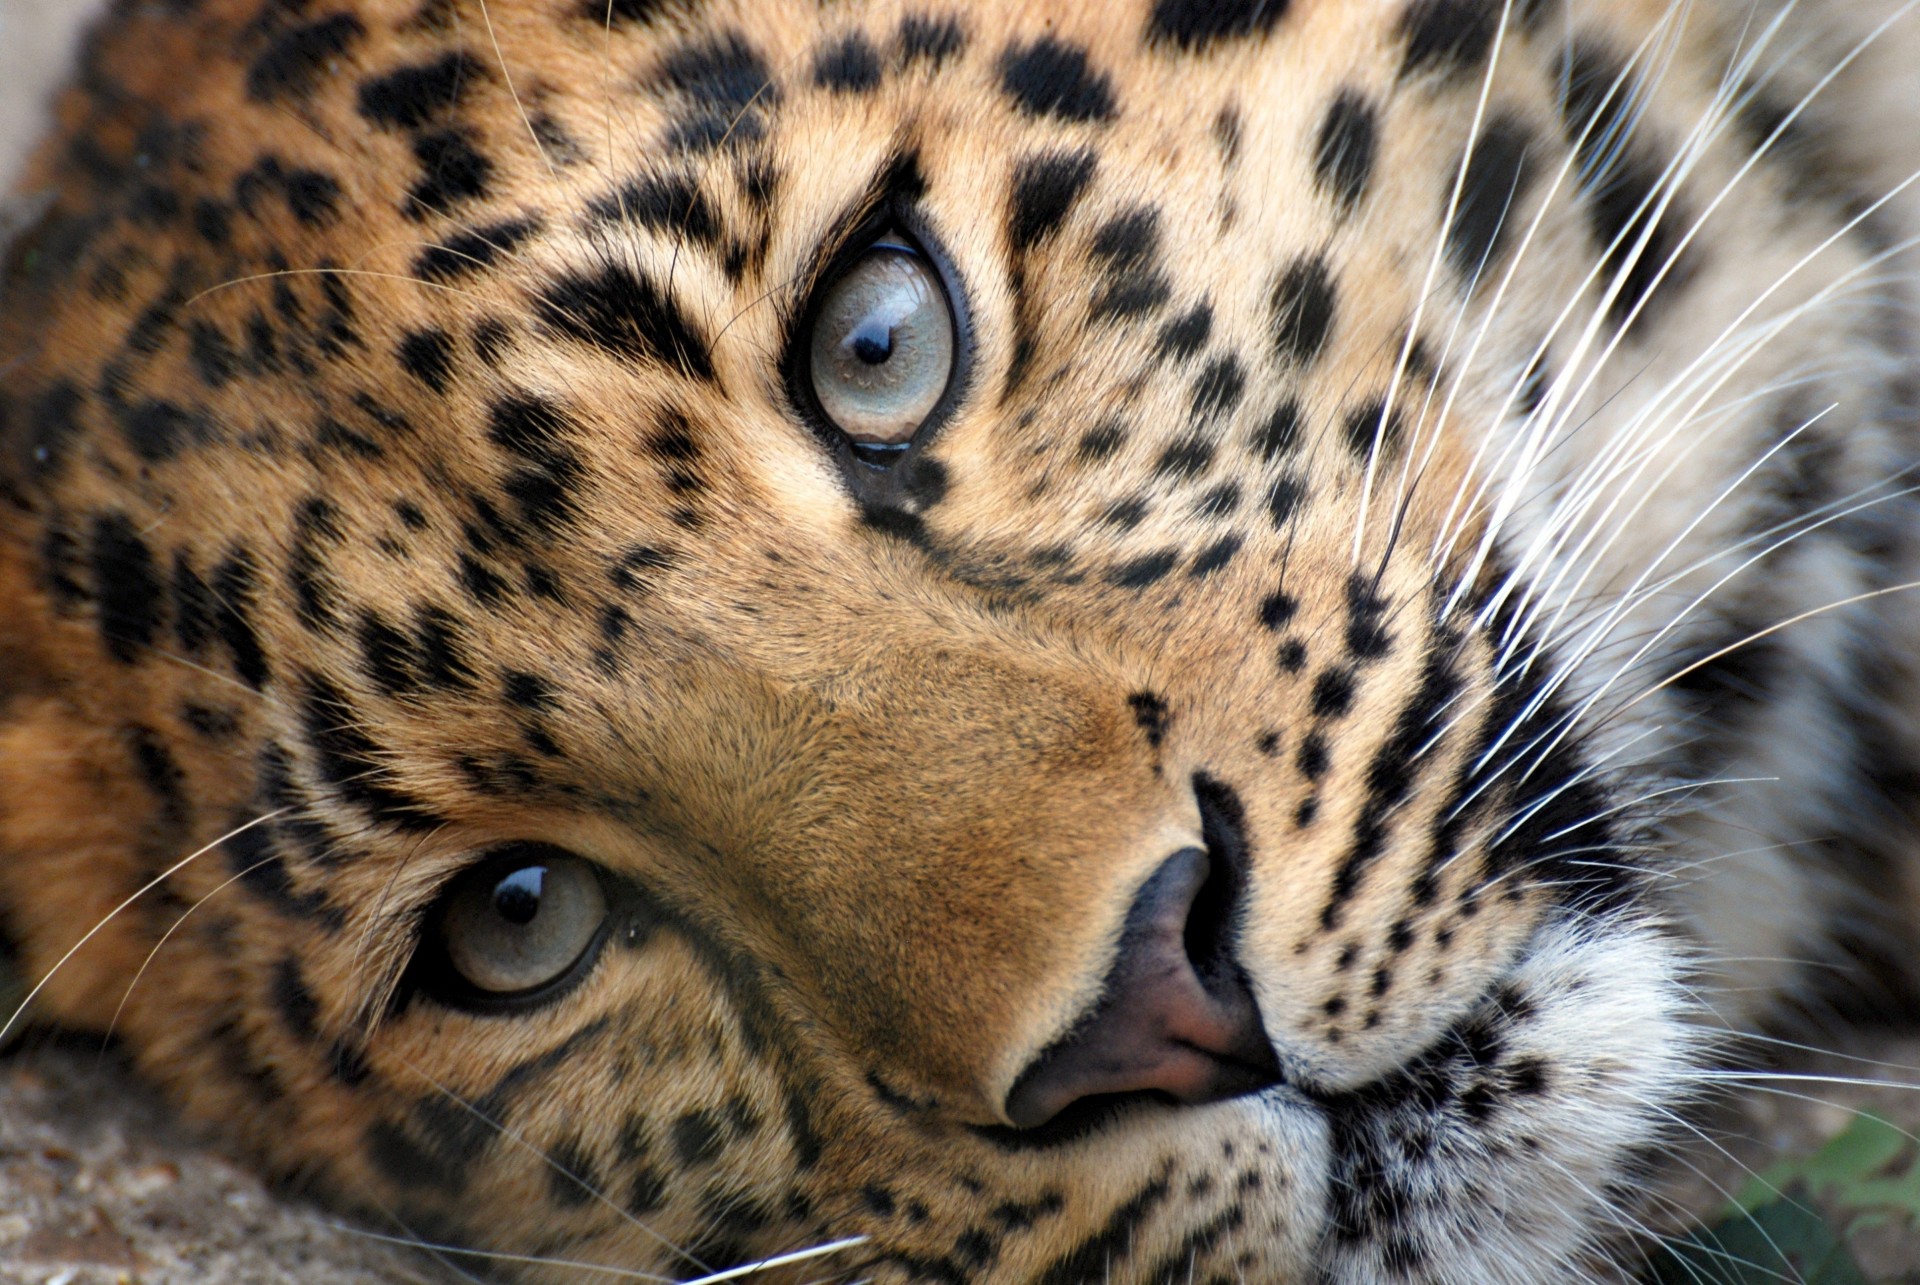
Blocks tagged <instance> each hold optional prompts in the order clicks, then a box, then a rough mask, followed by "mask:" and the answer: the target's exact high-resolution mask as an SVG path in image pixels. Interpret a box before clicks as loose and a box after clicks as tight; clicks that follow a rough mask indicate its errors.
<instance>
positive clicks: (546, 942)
mask: <svg viewBox="0 0 1920 1285" xmlns="http://www.w3.org/2000/svg"><path fill="white" fill-rule="evenodd" d="M437 919H438V922H437V924H436V931H437V933H438V936H439V944H440V948H441V950H442V951H443V952H444V956H445V961H446V964H447V965H448V966H449V967H450V969H451V971H452V972H453V973H454V974H455V975H456V976H457V977H458V979H459V980H460V981H461V982H462V983H464V984H465V985H466V986H468V987H471V988H472V990H473V992H475V993H476V995H478V996H480V997H483V998H494V999H500V998H510V997H518V996H526V995H529V994H530V993H532V992H537V991H541V990H543V989H544V988H547V987H550V986H552V985H554V984H555V983H557V982H560V981H562V980H564V979H566V978H568V977H570V976H571V975H573V974H574V973H575V971H576V970H577V969H578V967H579V966H580V965H581V964H582V963H584V962H585V961H586V960H587V959H588V957H589V956H590V955H591V954H592V952H593V950H594V948H595V947H596V946H597V945H598V944H599V942H600V941H601V939H602V937H603V936H604V933H603V929H604V928H605V926H606V922H607V897H606V892H605V890H604V889H603V887H602V886H601V882H600V877H599V876H598V875H597V874H596V873H594V868H593V867H592V866H590V865H589V864H587V863H586V862H585V861H582V860H581V859H580V858H578V857H576V856H573V855H572V854H571V853H568V852H565V851H562V850H561V849H559V848H554V847H549V846H547V845H544V844H534V843H524V844H514V845H512V846H511V847H508V848H503V849H501V850H499V851H496V852H495V853H493V854H492V855H491V856H489V857H488V858H487V859H486V860H485V861H483V862H481V863H480V864H479V865H477V866H475V867H473V868H472V869H470V870H468V871H467V872H466V873H464V874H462V875H460V876H458V877H457V878H456V879H455V880H454V881H453V883H452V885H451V886H450V887H449V888H448V889H447V892H446V894H445V896H444V897H443V899H442V901H441V903H440V908H439V911H438V915H437Z"/></svg>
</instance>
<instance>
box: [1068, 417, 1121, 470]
mask: <svg viewBox="0 0 1920 1285" xmlns="http://www.w3.org/2000/svg"><path fill="white" fill-rule="evenodd" d="M1126 440H1127V430H1126V427H1125V426H1124V425H1122V424H1121V423H1120V422H1119V421H1118V420H1111V419H1110V420H1107V421H1106V422H1105V423H1103V424H1101V425H1099V426H1098V427H1096V428H1092V429H1089V430H1088V431H1087V432H1086V433H1085V434H1084V435H1082V437H1081V438H1080V441H1079V443H1078V444H1077V445H1076V446H1075V448H1074V450H1075V453H1076V454H1077V455H1078V456H1079V457H1080V458H1081V459H1082V460H1083V461H1085V462H1086V463H1089V464H1097V463H1099V462H1100V461H1101V460H1105V459H1111V458H1112V457H1113V455H1114V453H1115V452H1117V451H1118V450H1119V449H1120V448H1121V446H1123V445H1125V444H1126Z"/></svg>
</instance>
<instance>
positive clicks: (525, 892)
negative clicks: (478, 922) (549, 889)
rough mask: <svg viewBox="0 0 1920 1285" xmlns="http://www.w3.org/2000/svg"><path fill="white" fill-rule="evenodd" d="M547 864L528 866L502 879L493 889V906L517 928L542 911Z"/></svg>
mask: <svg viewBox="0 0 1920 1285" xmlns="http://www.w3.org/2000/svg"><path fill="white" fill-rule="evenodd" d="M546 877H547V868H546V867H545V866H527V867H525V868H523V869H520V870H516V871H514V872H513V873H512V874H510V875H508V876H507V877H506V878H504V879H502V880H501V881H500V882H499V883H498V884H497V885H495V887H494V890H493V908H494V911H495V912H496V913H498V914H499V916H500V917H501V918H502V919H504V920H506V921H507V922H508V923H510V924H512V925H514V926H515V927H516V928H524V927H526V926H527V925H528V924H530V923H532V922H533V917H534V916H535V915H537V914H539V913H540V894H541V891H542V888H543V885H544V884H545V883H546Z"/></svg>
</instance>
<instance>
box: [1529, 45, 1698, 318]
mask: <svg viewBox="0 0 1920 1285" xmlns="http://www.w3.org/2000/svg"><path fill="white" fill-rule="evenodd" d="M1560 94H1561V101H1560V112H1561V116H1562V118H1563V120H1564V123H1565V133H1566V137H1567V141H1568V142H1569V143H1571V144H1573V148H1574V151H1575V154H1576V155H1577V156H1578V157H1579V160H1580V171H1581V180H1582V184H1583V195H1584V196H1585V198H1586V207H1587V223H1588V227H1589V229H1590V230H1591V232H1592V235H1593V240H1594V243H1595V245H1596V246H1597V247H1598V248H1599V249H1600V251H1601V265H1602V270H1603V272H1604V273H1605V277H1604V278H1603V284H1607V285H1610V284H1611V282H1612V279H1613V278H1614V277H1615V276H1619V277H1621V284H1620V291H1619V293H1618V294H1617V295H1615V296H1614V299H1613V302H1612V304H1611V305H1610V306H1609V308H1608V310H1607V315H1608V316H1609V317H1610V318H1611V319H1612V320H1613V322H1614V324H1615V325H1624V324H1626V322H1627V321H1628V320H1629V318H1634V317H1635V316H1636V311H1637V312H1638V315H1640V316H1644V315H1645V312H1646V310H1645V309H1644V308H1643V307H1641V305H1642V304H1643V303H1645V302H1646V301H1647V297H1648V294H1649V292H1650V291H1651V290H1652V289H1653V287H1654V283H1655V279H1656V278H1659V277H1661V275H1662V273H1665V278H1664V281H1663V284H1664V285H1665V286H1666V287H1667V289H1668V290H1669V291H1671V290H1672V289H1673V288H1674V287H1676V286H1677V285H1679V284H1681V283H1682V282H1683V280H1684V279H1685V277H1686V276H1687V275H1688V273H1687V267H1686V264H1685V263H1684V262H1676V263H1675V264H1674V265H1673V267H1672V269H1671V270H1668V262H1667V261H1668V260H1669V259H1670V258H1672V257H1673V255H1674V253H1675V238H1674V235H1673V232H1672V228H1673V227H1674V226H1681V227H1684V226H1686V224H1687V222H1688V219H1687V217H1686V215H1685V214H1684V212H1682V211H1681V210H1680V209H1679V205H1678V202H1673V203H1670V204H1669V205H1668V208H1667V213H1666V215H1665V217H1659V215H1658V205H1659V198H1660V191H1661V181H1662V179H1661V176H1662V175H1663V174H1664V173H1665V171H1666V166H1665V165H1664V164H1663V163H1661V161H1659V160H1658V159H1657V158H1655V157H1654V156H1653V155H1652V154H1651V153H1650V150H1649V147H1648V140H1647V135H1646V131H1645V128H1644V125H1643V124H1642V123H1641V122H1640V121H1639V120H1638V108H1639V106H1640V102H1641V95H1640V93H1639V88H1638V85H1637V83H1636V82H1635V81H1634V79H1633V78H1632V77H1631V76H1630V75H1628V73H1627V69H1626V67H1625V66H1624V65H1623V64H1622V63H1621V62H1620V61H1619V60H1618V59H1617V58H1616V57H1615V56H1614V54H1613V53H1612V52H1611V51H1610V50H1608V49H1607V48H1606V47H1605V46H1604V45H1602V44H1600V43H1599V42H1598V41H1593V40H1579V41H1575V42H1574V43H1573V44H1572V45H1570V46H1569V47H1568V48H1567V51H1566V55H1565V59H1564V62H1563V65H1562V69H1561V83H1560ZM1643 238H1644V239H1645V242H1646V244H1645V246H1644V247H1639V242H1640V241H1641V240H1642V239H1643ZM1637 247H1639V252H1638V255H1637V257H1636V255H1635V251H1636V248H1637ZM1629 264H1631V266H1629Z"/></svg>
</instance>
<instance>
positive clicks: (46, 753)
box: [0, 539, 157, 1029]
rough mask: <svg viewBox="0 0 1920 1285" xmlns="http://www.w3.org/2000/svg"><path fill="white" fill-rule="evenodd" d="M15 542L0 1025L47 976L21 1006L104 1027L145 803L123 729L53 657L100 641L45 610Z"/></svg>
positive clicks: (5, 728)
mask: <svg viewBox="0 0 1920 1285" xmlns="http://www.w3.org/2000/svg"><path fill="white" fill-rule="evenodd" d="M23 547H25V548H31V547H33V546H32V544H31V543H29V542H23V541H17V540H10V539H9V540H0V603H4V604H6V606H5V609H4V610H0V935H4V936H5V937H6V938H7V939H8V943H9V944H10V946H11V947H12V950H11V951H10V952H8V953H10V954H11V955H12V958H11V960H8V961H6V962H5V963H4V964H0V967H4V968H6V969H7V970H9V971H11V972H13V973H14V974H15V975H14V976H13V977H12V978H10V979H8V980H9V981H10V982H11V983H12V985H11V986H7V985H0V1003H4V1004H5V1007H4V1009H0V1025H5V1024H7V1022H8V1021H9V1019H11V1018H12V1017H13V1016H14V1008H15V1004H16V1003H17V1001H14V1002H8V1001H7V1000H6V998H5V996H6V995H7V992H8V991H9V990H10V989H18V990H20V991H22V992H23V993H24V991H25V990H26V989H28V988H31V987H33V986H34V985H36V984H37V983H39V982H40V981H41V979H43V978H45V979H46V985H45V986H44V987H42V988H41V990H40V991H39V994H38V995H37V996H36V998H35V1000H34V1011H33V1012H32V1013H31V1014H29V1016H31V1017H33V1018H34V1019H36V1020H43V1021H52V1022H57V1023H59V1024H60V1025H63V1026H73V1027H85V1028H96V1029H104V1028H105V1027H106V1026H107V1025H108V1023H109V1022H110V1021H111V1019H112V1015H113V1011H114V1008H115V1007H116V1005H117V1004H118V1002H119V996H120V993H121V991H122V990H124V989H125V986H126V979H127V978H129V977H131V976H132V975H133V973H134V971H135V970H136V969H137V968H138V967H139V965H140V962H141V960H142V959H143V958H144V957H145V954H146V946H145V944H144V942H143V940H142V935H141V933H140V932H139V930H138V926H139V925H140V924H141V920H140V919H138V918H137V917H130V916H128V915H124V914H123V915H121V916H117V917H116V916H113V914H112V912H113V910H114V908H115V905H116V904H117V903H118V902H119V901H121V900H123V899H125V898H126V897H127V896H128V895H129V894H131V893H132V892H133V891H134V890H135V889H137V888H139V887H140V886H141V885H142V884H143V883H145V882H147V880H148V879H150V878H151V877H152V876H151V875H150V874H148V873H146V872H145V871H143V870H142V869H141V863H140V860H139V855H138V854H139V853H140V852H141V850H142V845H141V843H140V835H141V834H142V832H143V831H147V830H149V829H150V828H151V827H152V826H153V825H154V823H155V821H156V819H157V818H156V817H155V815H154V813H155V802H154V798H153V794H152V792H151V791H150V790H148V789H146V788H144V787H143V786H142V785H141V783H140V780H139V772H138V766H137V760H136V756H135V754H134V753H133V752H131V750H130V747H129V746H128V745H127V744H126V738H125V737H124V736H123V735H122V734H120V733H119V732H118V731H117V730H116V729H110V728H102V727H101V726H99V725H98V724H96V723H93V722H91V721H89V720H87V719H85V718H84V717H83V715H82V713H81V711H80V708H79V707H78V706H77V705H76V704H75V703H74V702H73V701H72V700H71V699H70V697H71V694H72V693H73V691H74V688H73V686H72V680H71V679H70V678H69V677H68V676H67V674H66V673H65V672H64V671H65V667H64V666H62V665H60V664H59V663H58V661H57V659H56V658H57V657H58V656H60V655H61V654H62V650H61V649H62V648H63V647H64V648H65V649H66V651H65V654H67V655H73V654H76V653H77V654H80V655H92V654H94V652H95V650H97V646H98V644H97V641H96V640H95V638H94V636H93V635H92V634H91V633H90V632H89V631H88V630H87V628H86V626H85V625H84V623H79V622H70V621H63V620H61V619H60V618H59V616H58V615H57V613H55V612H53V611H52V610H51V609H50V604H49V602H48V601H47V596H46V594H45V593H44V592H43V591H42V590H41V588H40V587H39V585H38V584H37V583H35V578H34V577H33V576H32V574H31V573H30V571H29V570H28V569H27V568H26V567H25V566H23V561H24V559H23V558H22V557H20V556H19V555H18V554H17V553H16V552H13V551H15V550H18V549H21V548H23ZM67 635H71V636H67ZM100 925H105V926H104V927H101V928H100V931H98V932H97V933H94V935H93V936H92V937H91V939H90V940H88V941H87V942H86V944H85V945H84V946H81V945H80V942H81V940H82V939H83V938H86V937H87V935H88V933H89V932H92V930H93V929H95V928H96V927H97V926H100ZM76 947H78V949H76ZM69 952H71V958H68V959H66V962H65V963H61V962H60V961H61V960H62V958H63V957H65V956H68V955H69ZM56 965H58V966H57V967H56ZM15 1026H16V1027H17V1026H18V1023H15Z"/></svg>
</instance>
